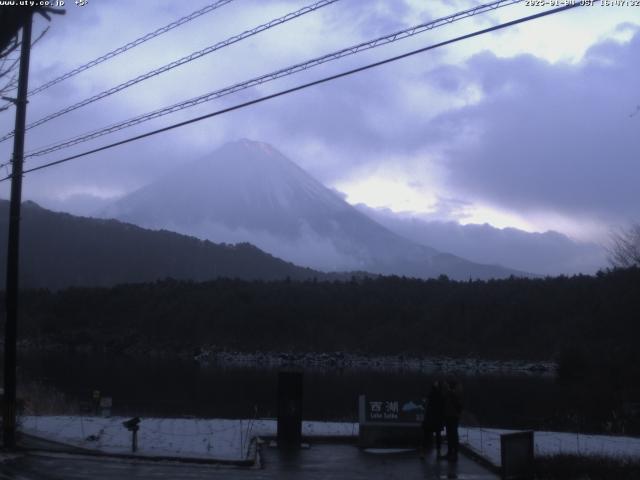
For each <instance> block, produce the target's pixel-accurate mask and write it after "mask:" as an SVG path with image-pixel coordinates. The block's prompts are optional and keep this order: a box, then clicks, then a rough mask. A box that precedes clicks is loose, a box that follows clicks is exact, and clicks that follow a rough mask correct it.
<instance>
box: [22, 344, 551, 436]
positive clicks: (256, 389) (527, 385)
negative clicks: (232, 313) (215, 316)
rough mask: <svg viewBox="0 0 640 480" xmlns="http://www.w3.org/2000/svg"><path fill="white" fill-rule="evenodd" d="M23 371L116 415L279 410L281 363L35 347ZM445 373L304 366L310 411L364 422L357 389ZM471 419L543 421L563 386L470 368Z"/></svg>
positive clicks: (397, 391) (413, 388)
mask: <svg viewBox="0 0 640 480" xmlns="http://www.w3.org/2000/svg"><path fill="white" fill-rule="evenodd" d="M18 368H19V371H18V378H19V381H20V382H24V383H25V384H27V383H29V382H37V383H40V384H42V385H43V386H45V387H51V388H52V389H55V390H57V391H59V392H62V393H63V394H64V395H65V396H66V398H67V400H68V402H67V403H68V404H69V405H74V404H75V405H78V408H80V407H82V406H84V408H86V407H87V406H88V404H90V402H91V399H92V392H93V391H94V390H99V391H100V392H101V395H102V396H110V397H112V398H113V414H115V415H127V416H129V415H131V416H133V415H139V416H147V417H148V416H172V417H173V416H196V417H219V418H253V417H254V416H258V417H274V416H275V414H276V413H275V412H276V392H277V376H278V369H277V368H259V367H255V366H253V367H247V366H243V367H241V366H233V367H230V366H221V365H217V364H210V365H202V364H199V363H197V362H195V361H185V360H168V359H162V360H158V359H144V358H142V359H141V358H139V357H135V358H133V357H121V356H115V355H112V356H109V355H97V354H91V355H82V354H70V353H54V354H51V353H48V354H29V355H26V356H21V358H20V359H19V367H18ZM443 377H445V375H444V374H438V373H437V372H436V373H428V374H427V373H421V372H417V371H413V370H403V369H401V368H398V369H395V370H393V369H384V370H376V369H374V368H344V369H309V370H305V372H304V408H303V411H304V418H305V419H308V420H347V421H357V405H358V395H359V394H362V393H364V394H367V395H369V396H371V397H375V398H378V399H420V398H423V397H425V396H426V395H427V393H428V389H429V386H430V384H431V382H432V381H433V380H434V379H436V378H443ZM456 378H457V379H458V380H459V381H460V382H461V383H462V385H463V388H464V403H465V409H466V414H465V417H464V419H466V421H467V423H475V424H480V425H492V426H505V427H520V428H524V427H527V426H540V425H542V424H544V423H545V422H546V421H547V420H548V419H550V418H552V417H553V416H554V415H555V414H556V411H557V409H558V402H557V400H558V398H560V395H561V392H560V388H561V387H560V386H559V385H558V384H557V382H556V381H555V380H554V378H553V377H550V376H532V375H506V374H500V375H484V374H474V375H470V374H467V375H463V374H458V375H456Z"/></svg>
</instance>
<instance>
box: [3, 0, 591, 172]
mask: <svg viewBox="0 0 640 480" xmlns="http://www.w3.org/2000/svg"><path fill="white" fill-rule="evenodd" d="M580 6H582V4H580V3H574V4H569V5H566V6H563V7H559V8H554V9H552V10H546V11H544V12H540V13H537V14H534V15H529V16H527V17H522V18H519V19H516V20H512V21H510V22H506V23H502V24H499V25H495V26H493V27H489V28H485V29H483V30H478V31H475V32H472V33H468V34H466V35H462V36H459V37H456V38H453V39H450V40H445V41H443V42H439V43H436V44H434V45H429V46H427V47H423V48H419V49H417V50H413V51H411V52H407V53H404V54H402V55H397V56H395V57H390V58H387V59H385V60H381V61H378V62H374V63H370V64H368V65H364V66H362V67H358V68H354V69H352V70H348V71H346V72H342V73H338V74H336V75H331V76H329V77H324V78H321V79H319V80H314V81H313V82H309V83H305V84H302V85H298V86H296V87H292V88H288V89H286V90H281V91H279V92H276V93H273V94H271V95H265V96H263V97H260V98H256V99H254V100H250V101H248V102H243V103H239V104H237V105H234V106H231V107H227V108H223V109H221V110H217V111H215V112H211V113H208V114H206V115H201V116H199V117H196V118H192V119H190V120H186V121H184V122H179V123H174V124H172V125H169V126H166V127H163V128H159V129H157V130H152V131H150V132H146V133H143V134H141V135H136V136H133V137H129V138H127V139H124V140H120V141H118V142H114V143H111V144H108V145H104V146H102V147H98V148H94V149H92V150H88V151H85V152H82V153H78V154H76V155H71V156H69V157H65V158H62V159H60V160H56V161H53V162H48V163H45V164H42V165H39V166H37V167H32V168H30V169H27V170H25V171H24V173H30V172H35V171H37V170H42V169H45V168H49V167H52V166H54V165H60V164H62V163H66V162H70V161H71V160H75V159H78V158H81V157H85V156H87V155H90V154H93V153H98V152H101V151H104V150H109V149H111V148H114V147H117V146H120V145H124V144H127V143H131V142H135V141H137V140H141V139H143V138H147V137H151V136H153V135H157V134H159V133H163V132H167V131H169V130H173V129H176V128H179V127H183V126H186V125H190V124H192V123H196V122H200V121H202V120H206V119H208V118H212V117H215V116H218V115H222V114H225V113H229V112H232V111H234V110H240V109H242V108H246V107H249V106H251V105H255V104H257V103H261V102H264V101H267V100H271V99H273V98H277V97H281V96H283V95H287V94H290V93H293V92H297V91H299V90H304V89H306V88H309V87H313V86H315V85H320V84H322V83H326V82H330V81H332V80H336V79H338V78H342V77H346V76H348V75H353V74H355V73H359V72H363V71H365V70H369V69H371V68H375V67H379V66H381V65H386V64H388V63H392V62H396V61H398V60H401V59H403V58H407V57H411V56H413V55H417V54H419V53H423V52H427V51H429V50H434V49H436V48H439V47H443V46H445V45H450V44H452V43H456V42H459V41H462V40H466V39H469V38H473V37H477V36H479V35H483V34H486V33H490V32H494V31H496V30H501V29H504V28H507V27H511V26H513V25H517V24H520V23H525V22H528V21H531V20H535V19H538V18H542V17H546V16H548V15H553V14H556V13H560V12H563V11H566V10H569V9H572V8H576V7H580ZM9 178H11V175H8V176H6V177H4V178H2V179H0V182H1V181H5V180H8V179H9Z"/></svg>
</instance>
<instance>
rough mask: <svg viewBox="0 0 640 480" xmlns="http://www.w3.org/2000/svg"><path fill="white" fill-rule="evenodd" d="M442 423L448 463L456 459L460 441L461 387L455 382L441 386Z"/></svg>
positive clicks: (451, 381) (450, 381)
mask: <svg viewBox="0 0 640 480" xmlns="http://www.w3.org/2000/svg"><path fill="white" fill-rule="evenodd" d="M442 393H443V398H444V423H445V427H446V429H447V455H446V458H447V460H449V461H456V460H457V459H458V449H459V445H460V439H459V437H458V425H459V424H460V415H461V413H462V387H461V386H460V384H459V383H458V382H457V381H456V380H449V381H448V382H446V383H445V384H444V386H443V392H442Z"/></svg>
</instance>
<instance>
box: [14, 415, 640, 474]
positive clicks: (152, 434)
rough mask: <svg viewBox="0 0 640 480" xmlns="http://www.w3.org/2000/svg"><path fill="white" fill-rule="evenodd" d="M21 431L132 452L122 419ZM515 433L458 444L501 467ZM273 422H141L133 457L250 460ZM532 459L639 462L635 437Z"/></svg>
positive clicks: (331, 432) (478, 432)
mask: <svg viewBox="0 0 640 480" xmlns="http://www.w3.org/2000/svg"><path fill="white" fill-rule="evenodd" d="M21 420H22V426H21V431H23V432H24V433H27V434H31V435H34V436H37V437H40V438H45V439H48V440H52V441H56V442H60V443H65V444H68V445H71V446H75V447H81V448H87V449H92V450H98V451H101V452H106V453H117V454H128V453H131V433H130V432H129V431H128V430H127V429H126V428H125V427H124V426H123V425H122V422H123V421H124V420H127V418H123V417H111V418H102V417H80V416H27V417H22V419H21ZM513 432H514V430H499V429H487V428H466V427H461V428H460V441H461V442H462V443H463V444H466V445H467V446H468V447H469V448H471V449H472V450H474V451H475V452H476V453H478V454H479V455H481V456H482V457H484V458H486V459H488V460H489V461H491V462H492V463H493V464H495V465H500V435H501V434H503V433H513ZM302 433H303V435H305V436H313V437H323V436H332V437H336V436H338V437H339V436H342V437H355V436H357V435H358V424H357V423H349V422H308V421H305V422H303V423H302ZM275 435H276V421H275V420H268V419H267V420H265V419H257V420H228V419H197V418H143V419H142V421H141V422H140V430H139V432H138V454H139V455H145V456H167V457H183V458H206V459H219V460H245V459H247V458H250V457H251V455H252V439H253V438H255V437H259V436H275ZM534 442H535V452H536V455H554V454H559V453H570V454H578V455H602V456H609V457H635V458H640V438H633V437H614V436H608V435H586V434H575V433H561V432H535V435H534Z"/></svg>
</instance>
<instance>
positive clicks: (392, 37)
mask: <svg viewBox="0 0 640 480" xmlns="http://www.w3.org/2000/svg"><path fill="white" fill-rule="evenodd" d="M522 1H523V0H500V1H495V2H491V3H488V4H484V5H479V6H477V7H474V8H471V9H469V10H464V11H461V12H458V13H454V14H453V15H449V16H446V17H443V18H439V19H437V20H433V21H431V22H427V23H422V24H420V25H416V26H413V27H410V28H407V29H404V30H400V31H397V32H394V33H391V34H388V35H385V36H382V37H378V38H376V39H374V40H369V41H366V42H362V43H359V44H357V45H352V46H350V47H347V48H343V49H341V50H338V51H336V52H332V53H329V54H326V55H323V56H321V57H316V58H314V59H312V60H307V61H305V62H302V63H298V64H295V65H292V66H289V67H286V68H282V69H280V70H276V71H274V72H271V73H268V74H265V75H262V76H260V77H256V78H253V79H251V80H246V81H244V82H240V83H237V84H235V85H231V86H228V87H225V88H222V89H220V90H216V91H213V92H209V93H206V94H204V95H200V96H198V97H195V98H192V99H189V100H186V101H182V102H179V103H176V104H174V105H171V106H168V107H164V108H161V109H159V110H154V111H152V112H149V113H145V114H143V115H138V116H137V117H133V118H130V119H128V120H124V121H121V122H118V123H115V124H112V125H110V126H108V127H104V128H101V129H98V130H93V131H91V132H88V133H85V134H82V135H78V136H76V137H73V138H71V139H68V140H65V141H62V142H59V143H57V144H54V145H52V146H49V147H45V148H42V149H40V150H37V151H34V152H31V153H28V154H27V155H26V157H36V156H41V155H45V154H47V153H51V152H54V151H57V150H61V149H63V148H68V147H71V146H74V145H77V144H80V143H84V142H87V141H89V140H93V139H95V138H98V137H101V136H103V135H108V134H110V133H113V132H116V131H118V130H122V129H125V128H129V127H132V126H134V125H137V124H139V123H143V122H146V121H148V120H152V119H155V118H159V117H162V116H164V115H168V114H171V113H174V112H177V111H179V110H183V109H185V108H189V107H193V106H196V105H199V104H201V103H205V102H209V101H211V100H215V99H217V98H220V97H223V96H226V95H230V94H233V93H236V92H239V91H241V90H246V89H247V88H251V87H254V86H258V85H261V84H263V83H266V82H270V81H273V80H277V79H279V78H282V77H285V76H288V75H292V74H294V73H298V72H301V71H304V70H308V69H310V68H312V67H316V66H318V65H321V64H323V63H326V62H330V61H333V60H338V59H340V58H343V57H346V56H349V55H354V54H356V53H358V52H361V51H363V50H368V49H372V48H376V47H379V46H381V45H386V44H389V43H393V42H396V41H398V40H402V39H404V38H408V37H411V36H414V35H417V34H419V33H422V32H425V31H427V30H432V29H434V28H437V27H440V26H443V25H448V24H450V23H453V22H456V21H459V20H462V19H464V18H468V17H471V16H473V15H478V14H481V13H485V12H487V11H491V10H496V9H498V8H501V7H506V6H508V5H512V4H514V3H521V2H522Z"/></svg>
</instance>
